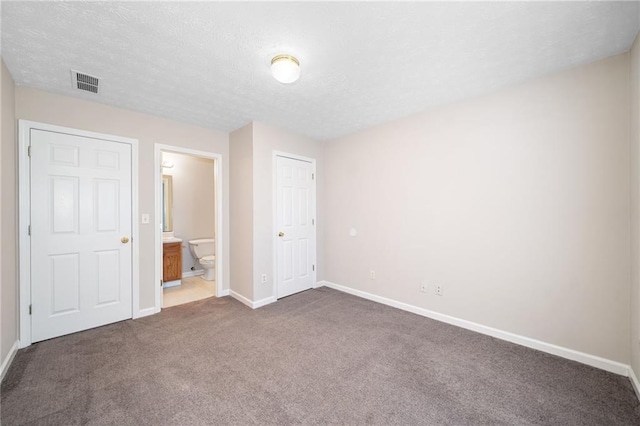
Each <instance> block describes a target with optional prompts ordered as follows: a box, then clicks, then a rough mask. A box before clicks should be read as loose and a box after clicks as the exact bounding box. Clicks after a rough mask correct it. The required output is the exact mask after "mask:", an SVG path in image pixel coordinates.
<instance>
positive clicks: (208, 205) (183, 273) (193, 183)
mask: <svg viewBox="0 0 640 426" xmlns="http://www.w3.org/2000/svg"><path fill="white" fill-rule="evenodd" d="M215 178H216V176H215V160H214V159H210V158H203V157H197V156H193V155H187V154H181V153H174V152H162V281H163V285H162V287H163V289H162V293H163V303H162V307H163V308H168V307H171V306H176V305H182V304H184V303H189V302H194V301H196V300H200V299H205V298H208V297H214V296H216V282H215V277H216V269H217V268H216V256H215V254H216V253H215V246H216V244H215V238H216V235H215V230H216V223H215V221H216V208H217V207H218V206H216V205H215Z"/></svg>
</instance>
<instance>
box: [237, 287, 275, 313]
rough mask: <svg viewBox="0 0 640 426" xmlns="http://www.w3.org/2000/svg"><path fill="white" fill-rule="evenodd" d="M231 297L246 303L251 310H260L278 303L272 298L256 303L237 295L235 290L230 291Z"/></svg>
mask: <svg viewBox="0 0 640 426" xmlns="http://www.w3.org/2000/svg"><path fill="white" fill-rule="evenodd" d="M229 295H230V296H231V297H233V298H234V299H236V300H237V301H239V302H242V303H244V304H245V305H247V306H248V307H250V308H251V309H258V308H260V307H262V306H265V305H268V304H270V303H273V302H275V301H276V298H275V297H273V296H271V297H267V298H264V299H262V300H258V301H256V302H254V301H252V300H249V299H248V298H246V297H244V296H243V295H241V294H239V293H236V292H235V291H233V290H229Z"/></svg>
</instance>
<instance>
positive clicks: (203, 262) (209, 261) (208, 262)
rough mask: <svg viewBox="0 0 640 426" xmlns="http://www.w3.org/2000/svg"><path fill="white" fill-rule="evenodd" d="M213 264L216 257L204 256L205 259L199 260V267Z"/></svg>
mask: <svg viewBox="0 0 640 426" xmlns="http://www.w3.org/2000/svg"><path fill="white" fill-rule="evenodd" d="M215 262H216V256H215V255H211V256H205V257H203V258H201V259H200V264H201V265H213V264H214V263H215Z"/></svg>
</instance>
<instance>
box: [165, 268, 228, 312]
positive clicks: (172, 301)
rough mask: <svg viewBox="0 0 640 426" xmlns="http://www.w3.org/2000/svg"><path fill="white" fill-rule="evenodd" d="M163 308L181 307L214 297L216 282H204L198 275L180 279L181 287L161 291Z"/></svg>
mask: <svg viewBox="0 0 640 426" xmlns="http://www.w3.org/2000/svg"><path fill="white" fill-rule="evenodd" d="M162 293H163V305H162V307H163V308H168V307H170V306H176V305H182V304H183V303H189V302H194V301H196V300H200V299H206V298H207V297H213V296H215V295H216V282H215V281H205V280H203V279H202V278H201V276H200V275H198V276H195V277H186V278H183V279H182V285H179V286H176V287H169V288H165V289H164V290H162Z"/></svg>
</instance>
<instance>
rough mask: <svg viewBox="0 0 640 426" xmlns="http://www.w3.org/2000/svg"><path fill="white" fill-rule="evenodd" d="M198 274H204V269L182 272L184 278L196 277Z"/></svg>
mask: <svg viewBox="0 0 640 426" xmlns="http://www.w3.org/2000/svg"><path fill="white" fill-rule="evenodd" d="M198 275H204V269H196V270H195V271H187V272H183V273H182V278H186V277H196V276H198Z"/></svg>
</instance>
